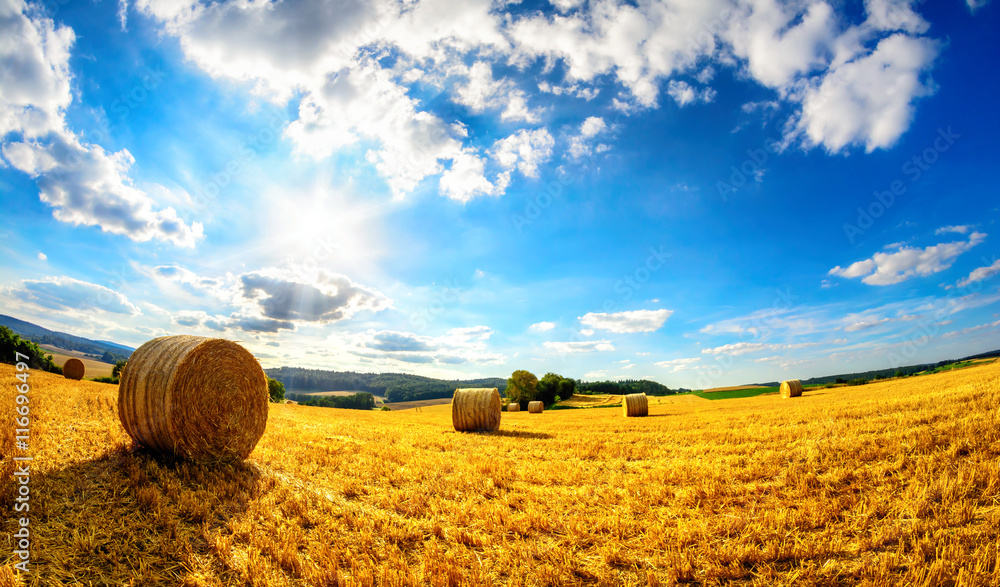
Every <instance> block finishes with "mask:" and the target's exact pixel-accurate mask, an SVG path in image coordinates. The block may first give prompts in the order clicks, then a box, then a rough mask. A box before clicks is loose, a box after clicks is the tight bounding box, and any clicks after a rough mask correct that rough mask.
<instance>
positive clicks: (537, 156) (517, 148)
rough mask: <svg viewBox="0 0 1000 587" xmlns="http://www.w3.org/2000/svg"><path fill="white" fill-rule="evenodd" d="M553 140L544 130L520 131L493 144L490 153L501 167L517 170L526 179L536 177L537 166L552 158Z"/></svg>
mask: <svg viewBox="0 0 1000 587" xmlns="http://www.w3.org/2000/svg"><path fill="white" fill-rule="evenodd" d="M553 145H555V139H553V138H552V135H551V134H549V131H547V130H545V129H544V128H540V129H537V130H532V131H528V130H524V129H521V130H519V131H517V132H515V133H514V134H512V135H510V136H508V137H506V138H503V139H499V140H498V141H496V142H495V143H493V147H492V148H491V149H490V153H491V154H492V155H493V158H494V159H496V161H497V163H499V164H500V165H502V166H503V167H507V168H512V167H514V166H517V169H518V170H519V171H520V172H521V173H523V174H524V175H525V176H527V177H538V166H539V165H541V164H543V163H545V162H546V161H548V160H549V157H551V156H552V147H553Z"/></svg>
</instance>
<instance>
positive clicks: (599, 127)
mask: <svg viewBox="0 0 1000 587" xmlns="http://www.w3.org/2000/svg"><path fill="white" fill-rule="evenodd" d="M607 130H608V125H607V123H606V122H604V119H603V118H601V117H599V116H589V117H587V119H586V120H584V121H583V123H582V124H580V133H579V134H577V135H574V136H572V137H571V138H570V140H569V155H570V157H573V158H574V159H579V158H580V157H586V156H587V155H590V154H591V153H593V152H594V151H595V147H594V146H593V145H592V143H593V140H592V139H593V138H594V137H596V136H597V135H600V134H603V133H605V132H607ZM607 149H608V147H607V145H604V144H599V145H597V147H596V151H597V152H599V153H600V152H603V151H605V150H607Z"/></svg>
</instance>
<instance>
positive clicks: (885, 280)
mask: <svg viewBox="0 0 1000 587" xmlns="http://www.w3.org/2000/svg"><path fill="white" fill-rule="evenodd" d="M985 238H986V235H985V234H983V233H981V232H973V233H972V234H971V235H969V240H968V241H956V242H952V243H942V244H939V245H933V246H929V247H927V248H924V249H919V248H913V247H900V248H899V250H898V251H896V252H895V253H882V252H879V253H875V255H874V256H872V258H870V259H864V260H862V261H857V262H855V263H852V264H851V265H849V266H848V267H846V268H841V267H840V266H839V265H838V266H837V267H834V268H833V269H831V270H830V272H829V274H830V275H836V276H839V277H846V278H849V279H853V278H857V277H863V279H862V280H861V281H862V282H864V283H867V284H868V285H893V284H896V283H900V282H903V281H906V280H907V279H911V278H913V277H917V276H921V277H924V276H927V275H933V274H935V273H939V272H941V271H944V270H945V269H948V268H949V267H951V265H952V263H954V261H955V259H956V258H957V257H958V256H959V255H961V254H962V253H964V252H966V251H968V250H969V249H971V248H972V247H974V246H976V245H978V244H979V243H981V242H982V241H983V240H984V239H985Z"/></svg>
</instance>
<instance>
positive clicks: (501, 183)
mask: <svg viewBox="0 0 1000 587" xmlns="http://www.w3.org/2000/svg"><path fill="white" fill-rule="evenodd" d="M485 168H486V161H485V160H484V159H483V158H482V157H480V156H479V155H476V154H475V153H474V152H473V151H472V150H471V149H466V150H464V151H462V152H461V153H459V154H458V155H456V156H455V157H454V158H453V159H452V163H451V168H450V169H448V170H447V171H445V172H444V173H443V174H442V175H441V181H440V184H439V185H440V187H441V193H442V194H444V195H446V196H448V197H449V198H451V199H453V200H458V201H460V202H467V201H469V200H470V199H472V198H473V197H475V196H479V195H489V196H495V195H499V194H502V193H503V192H504V190H505V189H507V185H508V183H509V182H510V176H509V175H505V174H501V175H500V176H499V177H498V178H497V180H496V183H495V184H494V183H490V180H488V179H486V176H485V175H484V170H485Z"/></svg>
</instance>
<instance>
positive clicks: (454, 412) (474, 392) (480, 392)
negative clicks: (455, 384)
mask: <svg viewBox="0 0 1000 587" xmlns="http://www.w3.org/2000/svg"><path fill="white" fill-rule="evenodd" d="M501 411H502V410H501V408H500V392H499V391H497V388H495V387H479V388H465V389H456V390H455V395H454V397H452V399H451V423H452V425H453V426H454V427H455V430H458V431H459V432H477V431H483V432H492V431H493V430H497V429H498V428H500V412H501Z"/></svg>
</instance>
